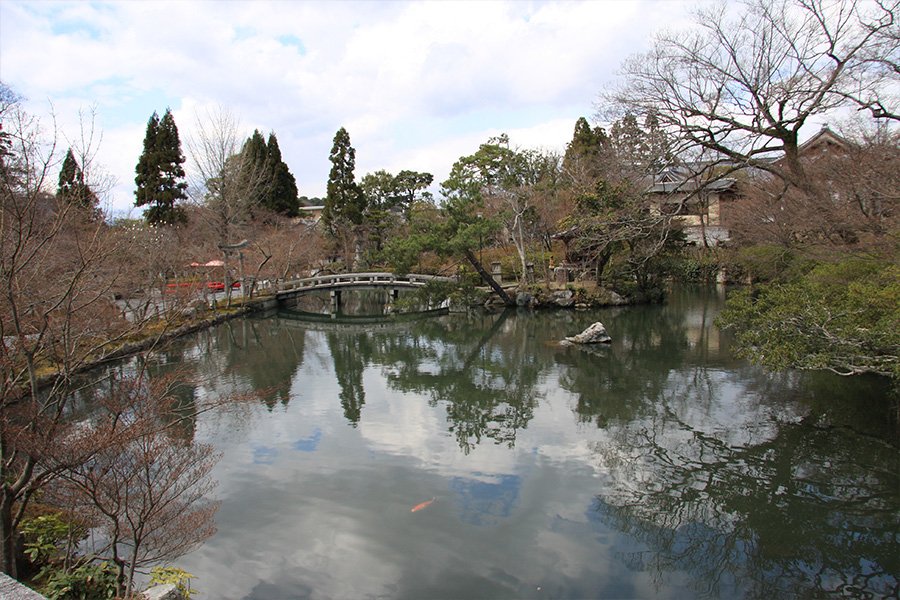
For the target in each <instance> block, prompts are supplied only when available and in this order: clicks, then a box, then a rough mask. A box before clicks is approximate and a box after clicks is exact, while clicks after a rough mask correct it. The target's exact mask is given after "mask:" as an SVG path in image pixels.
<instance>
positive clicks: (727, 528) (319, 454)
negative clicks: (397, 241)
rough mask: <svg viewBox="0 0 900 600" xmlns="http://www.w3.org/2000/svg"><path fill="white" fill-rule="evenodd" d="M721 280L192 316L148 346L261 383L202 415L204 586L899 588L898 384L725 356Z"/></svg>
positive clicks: (439, 590) (228, 383)
mask: <svg viewBox="0 0 900 600" xmlns="http://www.w3.org/2000/svg"><path fill="white" fill-rule="evenodd" d="M723 300H724V292H721V291H716V290H715V289H693V290H687V289H685V290H679V291H677V292H676V293H674V294H673V295H672V297H671V299H670V301H669V302H668V303H667V304H666V305H662V306H647V307H635V308H615V309H604V310H596V311H589V312H568V311H559V312H538V313H535V312H516V311H512V312H505V313H497V314H481V315H444V316H437V317H434V316H432V317H428V318H420V319H412V320H399V321H386V322H380V323H362V324H361V323H352V322H350V323H344V322H340V321H335V322H321V321H319V322H313V321H309V320H306V319H304V318H303V317H302V316H299V315H297V314H295V313H288V312H281V313H278V314H275V315H269V316H266V317H264V318H253V319H245V320H239V321H232V322H229V323H226V324H224V325H222V326H220V327H218V328H216V329H212V330H209V331H205V332H202V333H201V334H199V335H198V336H197V337H194V338H191V339H190V340H188V341H186V342H185V343H184V344H182V345H181V346H179V347H178V348H174V349H172V350H170V351H167V352H166V353H165V354H161V355H160V356H159V357H158V358H159V359H160V360H162V361H164V362H166V363H168V364H173V365H182V366H185V365H186V366H188V367H189V368H190V369H191V370H193V371H195V372H196V373H198V374H200V375H205V376H207V377H208V381H207V382H206V383H204V384H203V385H201V386H199V387H196V388H194V389H192V390H189V394H190V395H192V396H194V397H196V398H202V397H204V396H207V395H213V394H221V393H229V392H232V391H241V390H248V389H266V390H268V392H269V393H268V398H267V401H266V402H261V403H256V404H252V405H240V406H238V407H235V408H234V409H233V410H229V411H227V412H225V413H221V414H216V415H212V414H205V415H203V416H201V417H199V418H198V419H197V421H196V423H194V427H195V432H194V436H195V438H196V439H198V440H200V441H204V442H210V443H212V444H214V445H215V446H216V447H217V448H218V449H219V450H220V451H221V452H222V453H223V458H222V460H221V461H220V462H219V464H218V466H217V467H216V469H215V472H214V476H215V478H216V479H218V481H219V487H218V488H217V490H216V497H217V498H218V499H219V500H221V501H222V505H221V508H220V510H219V512H218V533H217V534H216V535H215V536H214V537H212V538H211V539H209V540H208V541H207V542H206V543H205V544H204V545H203V546H202V547H201V548H199V549H197V550H196V551H194V552H192V553H191V554H189V555H187V556H184V557H182V558H181V559H179V560H178V561H177V565H178V566H179V567H181V568H183V569H185V570H187V571H188V572H190V573H192V574H194V575H196V576H197V579H196V580H195V583H194V587H196V588H197V589H198V590H200V592H201V593H200V594H199V596H195V597H199V598H210V599H218V598H222V599H248V600H249V599H283V598H314V599H325V598H334V599H353V598H400V599H407V598H408V599H428V598H490V599H495V598H702V597H709V598H794V597H817V598H818V597H890V596H894V597H896V595H897V593H898V575H900V517H898V515H900V475H898V469H900V467H898V462H900V458H898V456H900V452H898V436H897V425H896V421H895V420H894V419H893V418H892V416H891V414H892V413H891V401H890V400H889V398H888V396H889V388H888V386H887V385H886V384H885V382H884V381H882V380H880V379H875V378H872V379H846V378H839V377H836V376H830V375H828V374H811V373H784V374H777V375H774V374H771V373H766V372H764V371H762V370H760V369H757V368H755V367H752V366H749V365H748V364H747V363H745V362H742V361H737V360H735V359H734V358H733V357H732V356H731V354H730V350H729V338H728V335H727V334H724V333H722V332H719V331H718V330H717V329H715V327H714V326H713V319H714V317H715V315H716V314H717V312H718V310H719V309H720V308H721V306H722V304H723ZM598 320H599V321H602V322H603V323H604V324H605V325H606V327H607V329H608V330H609V333H610V335H611V336H612V338H613V342H612V344H610V345H608V346H602V347H565V346H561V345H559V344H558V343H557V342H558V341H559V340H561V339H562V338H563V337H565V336H567V335H574V334H576V333H579V332H580V331H582V330H583V329H585V328H586V327H587V326H588V325H590V324H591V323H593V322H594V321H598ZM421 505H424V506H421ZM418 506H421V508H420V509H419V510H413V509H414V508H416V507H418Z"/></svg>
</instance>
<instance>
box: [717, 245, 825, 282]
mask: <svg viewBox="0 0 900 600" xmlns="http://www.w3.org/2000/svg"><path fill="white" fill-rule="evenodd" d="M734 262H735V263H736V266H737V268H738V269H740V270H741V271H742V272H744V273H746V274H748V275H750V277H752V278H753V280H754V281H761V282H767V281H784V280H788V279H791V278H794V277H797V276H799V275H803V274H804V273H808V272H809V271H810V270H811V269H813V268H814V267H815V266H816V263H814V262H813V261H811V260H809V259H808V258H804V257H802V256H801V255H799V254H798V253H797V252H795V251H792V250H791V249H789V248H785V247H784V246H769V245H762V246H750V247H745V248H741V249H740V250H739V251H738V252H737V254H736V256H735V258H734Z"/></svg>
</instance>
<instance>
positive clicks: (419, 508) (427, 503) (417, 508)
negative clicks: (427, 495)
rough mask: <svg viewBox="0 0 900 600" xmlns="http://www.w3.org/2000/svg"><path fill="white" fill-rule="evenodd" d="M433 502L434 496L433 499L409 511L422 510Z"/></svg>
mask: <svg viewBox="0 0 900 600" xmlns="http://www.w3.org/2000/svg"><path fill="white" fill-rule="evenodd" d="M432 502H434V498H432V499H431V500H429V501H428V502H423V503H422V504H419V505H418V506H414V507H413V509H412V510H411V511H409V512H416V511H417V510H422V509H423V508H425V507H426V506H428V505H429V504H431V503H432Z"/></svg>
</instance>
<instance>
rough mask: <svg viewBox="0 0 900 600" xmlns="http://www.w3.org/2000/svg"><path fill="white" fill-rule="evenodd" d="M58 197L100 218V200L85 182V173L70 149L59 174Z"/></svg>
mask: <svg viewBox="0 0 900 600" xmlns="http://www.w3.org/2000/svg"><path fill="white" fill-rule="evenodd" d="M56 196H57V197H58V198H59V199H60V200H63V201H65V202H67V203H71V204H74V205H75V206H77V207H79V208H82V209H84V210H86V211H89V212H90V213H92V216H99V209H98V207H97V205H98V203H99V200H98V199H97V195H96V194H95V193H94V192H93V191H92V190H91V188H90V186H89V185H88V184H87V183H85V181H84V172H83V171H82V170H81V167H80V166H79V165H78V161H77V160H75V153H74V152H72V149H71V148H69V151H68V152H67V153H66V158H65V160H63V164H62V169H61V170H60V172H59V187H58V188H57V190H56Z"/></svg>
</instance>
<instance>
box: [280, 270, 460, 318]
mask: <svg viewBox="0 0 900 600" xmlns="http://www.w3.org/2000/svg"><path fill="white" fill-rule="evenodd" d="M432 281H451V279H450V278H449V277H440V276H437V275H421V274H417V273H409V274H407V275H396V274H394V273H340V274H337V275H319V276H317V277H307V278H304V279H294V280H290V281H285V282H282V283H280V284H279V285H278V288H277V290H276V292H275V297H276V299H277V300H278V303H279V304H284V303H286V302H288V301H289V300H292V299H294V298H299V297H300V296H305V295H306V294H314V293H317V292H330V293H331V297H332V304H333V307H334V308H335V309H336V308H337V307H338V306H339V305H340V301H341V292H342V291H344V290H348V291H349V290H374V289H388V290H400V289H418V288H420V287H423V286H425V285H427V284H428V283H430V282H432Z"/></svg>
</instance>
